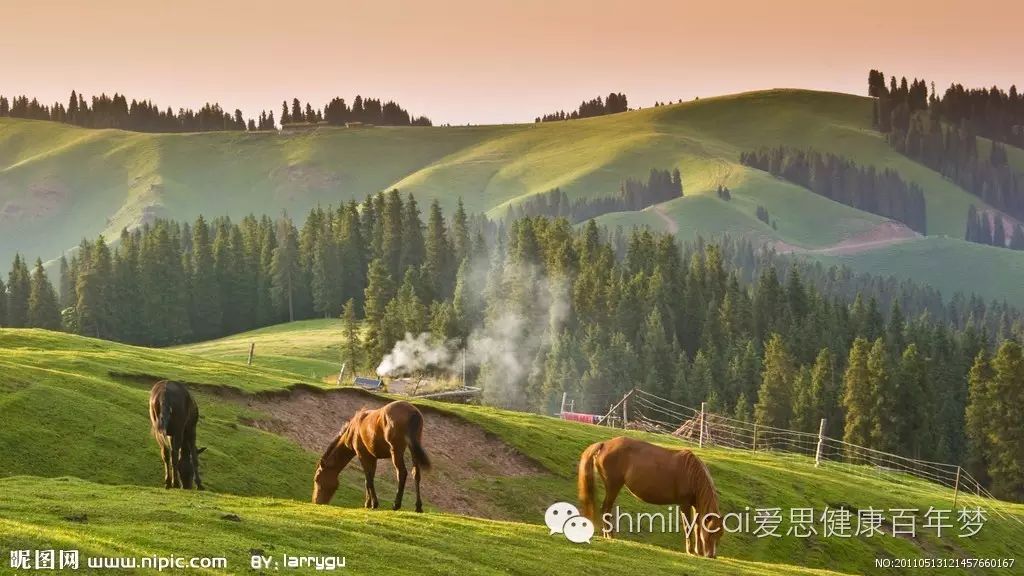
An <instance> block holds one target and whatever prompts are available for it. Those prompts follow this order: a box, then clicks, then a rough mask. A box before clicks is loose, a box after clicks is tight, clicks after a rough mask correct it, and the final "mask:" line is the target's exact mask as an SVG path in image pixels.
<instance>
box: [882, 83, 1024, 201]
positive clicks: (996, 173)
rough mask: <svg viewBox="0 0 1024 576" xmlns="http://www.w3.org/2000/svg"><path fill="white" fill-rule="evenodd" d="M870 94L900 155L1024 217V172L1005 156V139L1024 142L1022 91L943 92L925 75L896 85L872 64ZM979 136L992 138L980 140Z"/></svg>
mask: <svg viewBox="0 0 1024 576" xmlns="http://www.w3.org/2000/svg"><path fill="white" fill-rule="evenodd" d="M868 94H869V95H871V96H873V97H874V98H875V99H876V101H875V111H874V122H875V125H876V126H877V128H878V129H879V131H881V132H882V133H884V134H886V135H887V137H888V140H889V143H890V144H891V145H892V146H893V148H895V149H896V150H897V151H899V152H900V153H902V154H905V155H906V156H908V157H910V158H913V159H914V160H917V161H918V162H921V163H922V164H924V165H925V166H928V167H929V168H931V169H933V170H935V171H936V172H939V173H940V174H942V175H943V176H945V177H946V178H949V179H950V180H952V181H953V182H955V183H956V184H958V185H959V186H960V187H962V188H963V189H964V190H967V191H968V192H970V193H971V194H974V195H975V196H977V197H979V198H981V199H982V200H984V201H985V202H986V203H988V204H989V205H990V206H992V207H993V208H996V209H997V210H1001V211H1003V212H1005V213H1006V214H1008V215H1010V216H1012V217H1014V218H1016V219H1018V220H1021V219H1024V174H1021V173H1020V172H1019V171H1016V170H1014V169H1013V167H1012V166H1011V165H1010V163H1009V161H1008V160H1007V154H1006V145H1007V144H1009V145H1011V146H1017V147H1021V146H1024V96H1021V95H1020V94H1018V92H1017V88H1016V86H1011V87H1010V90H1009V91H1008V92H1006V91H1003V90H1001V89H999V88H995V87H993V88H991V89H975V90H968V89H965V88H964V87H963V86H961V85H959V84H955V85H952V86H950V87H949V88H948V89H947V90H946V92H945V93H944V94H943V95H942V96H941V97H940V96H938V94H936V92H935V87H934V85H933V86H932V88H931V94H930V95H929V92H928V85H927V84H926V82H925V81H924V80H918V79H914V80H913V81H912V82H910V83H908V82H907V79H906V78H903V79H902V80H901V81H900V82H899V83H897V82H896V78H895V77H892V78H891V80H890V82H889V85H888V86H886V84H885V75H884V74H882V73H881V72H879V71H877V70H872V71H871V73H870V74H869V76H868ZM979 137H984V138H988V139H990V140H992V142H991V143H983V142H982V141H981V140H980V139H979Z"/></svg>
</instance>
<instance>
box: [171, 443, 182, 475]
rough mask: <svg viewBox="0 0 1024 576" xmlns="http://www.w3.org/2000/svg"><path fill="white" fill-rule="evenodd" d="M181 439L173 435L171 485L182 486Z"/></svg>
mask: <svg viewBox="0 0 1024 576" xmlns="http://www.w3.org/2000/svg"><path fill="white" fill-rule="evenodd" d="M180 466H181V439H180V438H178V437H177V436H175V435H173V434H172V435H171V487H172V488H181V470H180Z"/></svg>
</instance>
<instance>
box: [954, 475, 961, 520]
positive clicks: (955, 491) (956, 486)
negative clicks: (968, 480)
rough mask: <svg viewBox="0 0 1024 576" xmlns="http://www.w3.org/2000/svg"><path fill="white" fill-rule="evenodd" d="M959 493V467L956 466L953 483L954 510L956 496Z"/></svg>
mask: <svg viewBox="0 0 1024 576" xmlns="http://www.w3.org/2000/svg"><path fill="white" fill-rule="evenodd" d="M959 495H960V467H959V466H957V467H956V483H955V484H953V510H954V512H955V511H956V498H957V496H959Z"/></svg>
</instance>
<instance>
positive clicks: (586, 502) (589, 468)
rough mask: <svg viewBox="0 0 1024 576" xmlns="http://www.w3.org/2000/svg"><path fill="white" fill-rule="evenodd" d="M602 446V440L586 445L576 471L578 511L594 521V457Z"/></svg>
mask: <svg viewBox="0 0 1024 576" xmlns="http://www.w3.org/2000/svg"><path fill="white" fill-rule="evenodd" d="M603 446H604V443H603V442H597V443H595V444H591V445H590V446H588V447H587V449H586V450H584V451H583V454H581V455H580V465H579V470H578V472H577V473H578V476H579V478H578V479H577V481H576V486H577V492H578V496H579V499H580V513H581V514H583V515H584V516H585V517H587V518H590V520H591V521H594V522H596V520H595V519H594V497H595V492H596V490H597V486H596V485H595V483H594V459H595V458H597V453H598V452H600V451H601V448H602V447H603Z"/></svg>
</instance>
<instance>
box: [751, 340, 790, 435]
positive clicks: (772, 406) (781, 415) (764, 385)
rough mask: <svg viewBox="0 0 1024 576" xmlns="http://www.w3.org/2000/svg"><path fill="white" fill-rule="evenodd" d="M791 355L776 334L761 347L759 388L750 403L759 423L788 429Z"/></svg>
mask: <svg viewBox="0 0 1024 576" xmlns="http://www.w3.org/2000/svg"><path fill="white" fill-rule="evenodd" d="M795 373H796V369H795V367H794V362H793V357H792V356H790V354H789V351H788V350H787V349H786V345H785V343H784V342H783V340H782V336H781V335H779V334H772V335H771V338H770V339H769V340H768V343H767V344H766V345H765V348H764V369H763V371H762V373H761V388H760V390H758V394H757V404H756V405H755V406H754V418H755V421H756V422H757V423H758V425H760V426H773V427H775V428H789V426H790V418H791V416H792V409H793V377H794V375H795Z"/></svg>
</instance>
